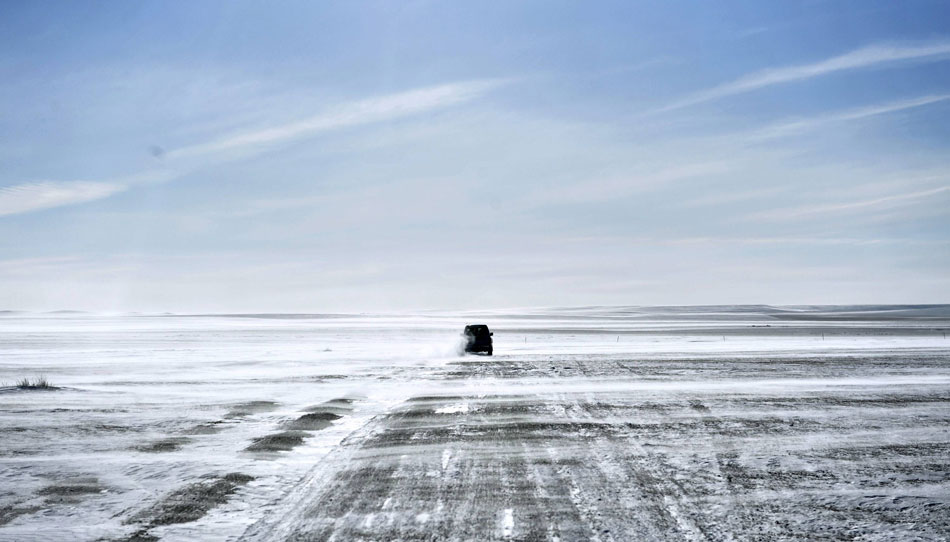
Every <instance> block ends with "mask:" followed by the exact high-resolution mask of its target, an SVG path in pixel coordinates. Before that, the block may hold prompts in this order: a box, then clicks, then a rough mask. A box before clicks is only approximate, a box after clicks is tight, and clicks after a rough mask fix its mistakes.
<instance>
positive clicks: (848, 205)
mask: <svg viewBox="0 0 950 542" xmlns="http://www.w3.org/2000/svg"><path fill="white" fill-rule="evenodd" d="M947 192H950V186H938V187H936V188H931V189H928V190H920V191H917V192H908V193H904V194H891V195H888V196H880V197H877V198H870V199H862V200H854V201H845V202H840V203H828V204H817V205H802V206H798V207H787V208H783V209H774V210H770V211H763V212H759V213H753V214H751V215H749V216H748V217H746V218H748V219H750V220H764V221H780V220H796V219H799V218H811V217H813V216H816V215H825V214H836V213H848V212H855V211H861V210H863V209H875V208H890V207H894V206H899V205H912V204H916V203H919V202H920V201H921V200H925V199H927V198H931V197H933V196H937V195H940V194H943V193H947Z"/></svg>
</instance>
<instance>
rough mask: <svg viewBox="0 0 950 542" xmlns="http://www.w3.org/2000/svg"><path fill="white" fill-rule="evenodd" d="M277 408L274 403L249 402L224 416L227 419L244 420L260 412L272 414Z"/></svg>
mask: <svg viewBox="0 0 950 542" xmlns="http://www.w3.org/2000/svg"><path fill="white" fill-rule="evenodd" d="M275 408H277V403H275V402H274V401H248V402H247V403H238V404H236V405H234V406H232V407H231V409H230V410H229V411H228V412H227V414H225V415H224V417H225V418H243V417H245V416H250V415H252V414H258V413H260V412H270V411H271V410H274V409H275Z"/></svg>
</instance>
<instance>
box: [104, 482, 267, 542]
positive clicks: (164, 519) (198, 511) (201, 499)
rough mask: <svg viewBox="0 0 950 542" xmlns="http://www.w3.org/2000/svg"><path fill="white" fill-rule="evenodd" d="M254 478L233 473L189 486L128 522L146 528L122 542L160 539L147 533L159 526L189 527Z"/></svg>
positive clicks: (143, 541)
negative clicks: (179, 525) (187, 525)
mask: <svg viewBox="0 0 950 542" xmlns="http://www.w3.org/2000/svg"><path fill="white" fill-rule="evenodd" d="M253 479H254V478H253V477H251V476H248V475H246V474H241V473H231V474H227V475H225V476H221V477H214V478H209V479H207V480H202V481H200V482H195V483H193V484H188V485H186V486H184V487H182V488H180V489H178V490H176V491H174V492H172V493H170V494H169V495H166V496H165V498H163V499H162V500H161V501H159V502H157V503H155V505H153V506H152V507H151V508H148V509H146V510H143V511H141V512H139V513H138V514H136V515H134V516H133V517H132V518H130V519H129V520H127V521H126V522H125V523H126V524H127V525H130V524H135V523H141V524H143V525H144V526H143V528H142V529H140V530H139V531H136V532H135V533H133V534H131V535H130V536H129V537H127V538H124V539H122V540H123V542H146V541H154V540H157V538H156V537H155V536H153V535H151V534H149V532H148V530H149V529H151V528H153V527H157V526H159V525H172V524H175V523H187V522H190V521H195V520H197V519H200V518H202V517H204V515H205V514H207V513H208V512H209V511H210V510H211V509H212V508H214V507H215V506H218V505H220V504H224V503H225V502H227V500H228V498H230V496H231V494H232V493H234V492H235V491H237V489H238V488H239V487H241V486H242V485H244V484H246V483H248V482H250V481H251V480H253Z"/></svg>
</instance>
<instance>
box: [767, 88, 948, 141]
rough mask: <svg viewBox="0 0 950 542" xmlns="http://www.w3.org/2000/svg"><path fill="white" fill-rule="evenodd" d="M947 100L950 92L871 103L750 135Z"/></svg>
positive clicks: (772, 134) (785, 131) (807, 127)
mask: <svg viewBox="0 0 950 542" xmlns="http://www.w3.org/2000/svg"><path fill="white" fill-rule="evenodd" d="M947 100H950V94H935V95H929V96H921V97H917V98H911V99H906V100H899V101H895V102H889V103H885V104H878V105H871V106H867V107H861V108H857V109H850V110H847V111H839V112H835V113H829V114H825V115H820V116H816V117H810V118H805V119H798V120H791V121H785V122H781V123H778V124H773V125H771V126H766V127H765V128H762V129H760V130H756V131H755V132H753V133H752V134H750V137H751V138H752V139H772V138H776V137H782V136H785V135H790V134H794V133H798V132H803V131H806V130H812V129H815V128H819V127H821V126H823V125H826V124H830V123H834V122H846V121H849V120H861V119H866V118H870V117H876V116H878V115H886V114H888V113H897V112H899V111H905V110H908V109H914V108H918V107H923V106H926V105H931V104H935V103H939V102H944V101H947Z"/></svg>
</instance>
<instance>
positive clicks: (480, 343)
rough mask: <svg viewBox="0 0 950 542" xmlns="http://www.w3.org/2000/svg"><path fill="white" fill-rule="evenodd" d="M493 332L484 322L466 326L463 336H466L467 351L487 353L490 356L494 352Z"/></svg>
mask: <svg viewBox="0 0 950 542" xmlns="http://www.w3.org/2000/svg"><path fill="white" fill-rule="evenodd" d="M492 335H493V333H492V332H491V331H489V330H488V326H486V325H483V324H474V325H470V326H465V331H464V332H463V333H462V336H464V337H465V351H466V352H472V353H485V354H488V355H489V356H490V355H491V353H492V345H491V336H492Z"/></svg>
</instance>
